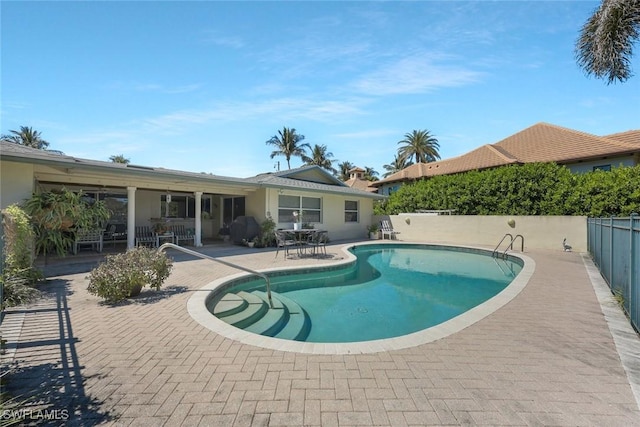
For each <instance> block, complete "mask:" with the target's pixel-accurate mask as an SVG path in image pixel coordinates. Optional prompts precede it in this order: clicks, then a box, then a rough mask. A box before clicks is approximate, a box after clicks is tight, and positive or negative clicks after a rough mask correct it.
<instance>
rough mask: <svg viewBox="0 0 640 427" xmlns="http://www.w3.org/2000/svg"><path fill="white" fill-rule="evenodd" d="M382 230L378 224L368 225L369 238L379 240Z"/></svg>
mask: <svg viewBox="0 0 640 427" xmlns="http://www.w3.org/2000/svg"><path fill="white" fill-rule="evenodd" d="M379 230H380V227H379V226H378V224H371V225H370V226H368V227H367V232H369V238H370V239H371V240H377V239H378V237H379V235H378V231H379Z"/></svg>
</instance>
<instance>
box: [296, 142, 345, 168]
mask: <svg viewBox="0 0 640 427" xmlns="http://www.w3.org/2000/svg"><path fill="white" fill-rule="evenodd" d="M331 157H333V153H331V152H327V146H326V145H318V144H316V145H314V146H313V148H312V149H311V156H310V157H308V156H306V155H303V156H302V161H303V162H304V163H305V164H307V165H318V166H320V167H321V168H323V169H326V170H328V171H330V172H331V173H333V174H334V175H335V174H336V173H338V171H337V170H336V169H335V168H334V167H332V166H331V163H333V161H334V160H331Z"/></svg>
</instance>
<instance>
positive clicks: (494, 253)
mask: <svg viewBox="0 0 640 427" xmlns="http://www.w3.org/2000/svg"><path fill="white" fill-rule="evenodd" d="M507 237H509V238H510V239H511V240H510V241H509V245H508V246H507V247H506V249H505V250H504V252H502V254H501V256H502V258H506V257H507V251H508V250H509V249H513V244H514V243H515V241H516V240H518V237H519V238H520V242H521V246H520V252H524V236H522V234H516V237H513V236H512V235H511V233H507V234H505V235H504V236H503V237H502V239H500V242H499V243H498V244H497V245H496V247H495V249H494V250H493V252H492V253H491V256H493V257H497V256H498V254H499V251H498V248H499V247H500V245H501V244H502V242H504V240H505V239H506V238H507Z"/></svg>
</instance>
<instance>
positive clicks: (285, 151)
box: [266, 127, 311, 169]
mask: <svg viewBox="0 0 640 427" xmlns="http://www.w3.org/2000/svg"><path fill="white" fill-rule="evenodd" d="M303 140H304V135H299V134H297V133H296V130H295V129H293V128H292V129H289V128H287V127H283V128H282V130H279V131H278V135H275V136H272V137H271V139H270V140H268V141H267V142H266V144H267V145H273V146H274V147H276V149H275V150H273V151H272V152H271V158H272V159H273V158H274V157H275V156H284V157H285V158H286V159H287V167H288V168H289V169H291V157H292V156H296V157H303V156H306V154H307V152H306V151H305V149H309V150H310V149H311V146H310V145H309V144H306V143H305V144H301V143H300V141H303Z"/></svg>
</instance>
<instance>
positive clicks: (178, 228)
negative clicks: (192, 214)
mask: <svg viewBox="0 0 640 427" xmlns="http://www.w3.org/2000/svg"><path fill="white" fill-rule="evenodd" d="M169 231H171V232H172V233H173V235H174V236H175V240H176V245H178V246H180V241H181V240H186V241H188V242H191V244H193V245H194V246H195V245H196V241H195V238H196V236H195V235H193V234H191V233H189V232H187V230H186V228H185V227H184V225H182V224H180V225H178V224H176V225H170V226H169Z"/></svg>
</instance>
